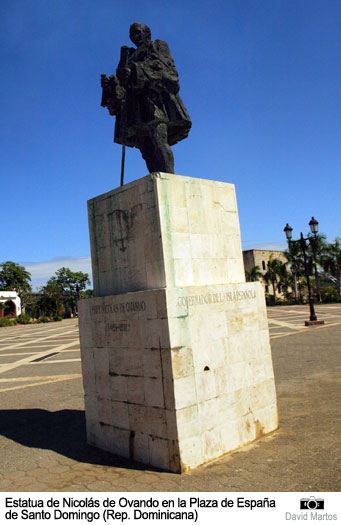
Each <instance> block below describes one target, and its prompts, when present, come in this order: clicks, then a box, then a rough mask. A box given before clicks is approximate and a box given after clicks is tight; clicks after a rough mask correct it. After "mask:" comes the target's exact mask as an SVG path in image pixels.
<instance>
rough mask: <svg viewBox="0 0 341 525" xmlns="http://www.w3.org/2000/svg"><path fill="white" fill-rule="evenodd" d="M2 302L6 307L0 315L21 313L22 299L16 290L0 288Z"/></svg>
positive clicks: (11, 315) (0, 311)
mask: <svg viewBox="0 0 341 525" xmlns="http://www.w3.org/2000/svg"><path fill="white" fill-rule="evenodd" d="M0 303H5V308H4V309H2V310H0V317H18V315H20V314H21V300H20V297H19V295H18V292H17V291H15V290H11V291H10V292H8V291H2V290H0Z"/></svg>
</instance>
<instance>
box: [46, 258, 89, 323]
mask: <svg viewBox="0 0 341 525" xmlns="http://www.w3.org/2000/svg"><path fill="white" fill-rule="evenodd" d="M87 284H90V279H89V275H88V274H87V273H83V272H72V271H71V270H70V268H65V267H63V268H60V269H59V270H57V271H56V274H55V276H53V277H51V279H49V280H48V281H47V283H46V285H45V286H44V287H43V288H42V292H43V293H44V294H46V295H48V296H49V297H55V299H56V301H57V303H58V302H60V301H62V302H63V303H64V305H65V306H67V307H69V308H70V310H71V312H72V313H73V314H75V313H76V312H77V301H78V300H79V299H80V294H81V292H82V291H84V290H85V288H86V285H87Z"/></svg>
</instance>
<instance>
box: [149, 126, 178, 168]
mask: <svg viewBox="0 0 341 525" xmlns="http://www.w3.org/2000/svg"><path fill="white" fill-rule="evenodd" d="M149 133H150V139H151V142H152V144H153V149H154V154H153V157H154V158H155V163H156V166H157V169H156V170H154V171H163V172H165V173H174V157H173V152H172V150H171V148H170V145H169V144H168V133H167V124H166V123H164V122H161V123H160V124H157V125H156V126H153V127H151V128H150V130H149Z"/></svg>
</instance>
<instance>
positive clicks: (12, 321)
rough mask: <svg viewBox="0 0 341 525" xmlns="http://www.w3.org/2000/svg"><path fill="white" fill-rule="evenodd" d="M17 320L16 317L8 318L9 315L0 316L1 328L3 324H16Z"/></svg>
mask: <svg viewBox="0 0 341 525" xmlns="http://www.w3.org/2000/svg"><path fill="white" fill-rule="evenodd" d="M16 324H17V321H16V320H15V319H8V318H7V317H0V328H1V327H3V326H15V325H16Z"/></svg>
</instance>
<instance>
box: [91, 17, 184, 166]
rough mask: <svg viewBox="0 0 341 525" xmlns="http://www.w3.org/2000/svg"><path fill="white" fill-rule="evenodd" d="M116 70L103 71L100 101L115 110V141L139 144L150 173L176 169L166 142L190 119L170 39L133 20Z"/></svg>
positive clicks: (175, 139)
mask: <svg viewBox="0 0 341 525" xmlns="http://www.w3.org/2000/svg"><path fill="white" fill-rule="evenodd" d="M129 36H130V39H131V40H132V42H133V43H134V44H135V45H136V48H133V47H127V46H123V47H122V48H121V57H120V62H119V64H118V67H117V70H116V76H115V75H110V76H109V77H106V75H101V86H102V88H103V95H102V102H101V105H102V106H104V107H107V108H108V110H109V113H110V115H116V125H115V137H114V142H117V143H118V144H123V145H126V146H130V147H135V148H138V149H139V150H140V151H141V153H142V157H143V158H144V160H145V161H146V164H147V168H148V170H149V172H150V173H152V172H155V171H163V172H166V173H174V157H173V153H172V150H171V148H170V146H172V145H173V144H176V143H177V142H179V141H180V140H182V139H184V138H186V137H187V135H188V133H189V130H190V128H191V125H192V123H191V119H190V117H189V115H188V113H187V111H186V108H185V106H184V105H183V102H182V100H181V98H180V96H179V94H178V92H179V89H180V86H179V78H178V73H177V70H176V69H175V65H174V61H173V58H172V55H171V54H170V51H169V48H168V44H167V43H166V42H163V41H162V40H154V41H152V40H151V32H150V29H149V27H147V26H146V25H144V24H140V23H134V24H132V25H131V26H130V31H129Z"/></svg>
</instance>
